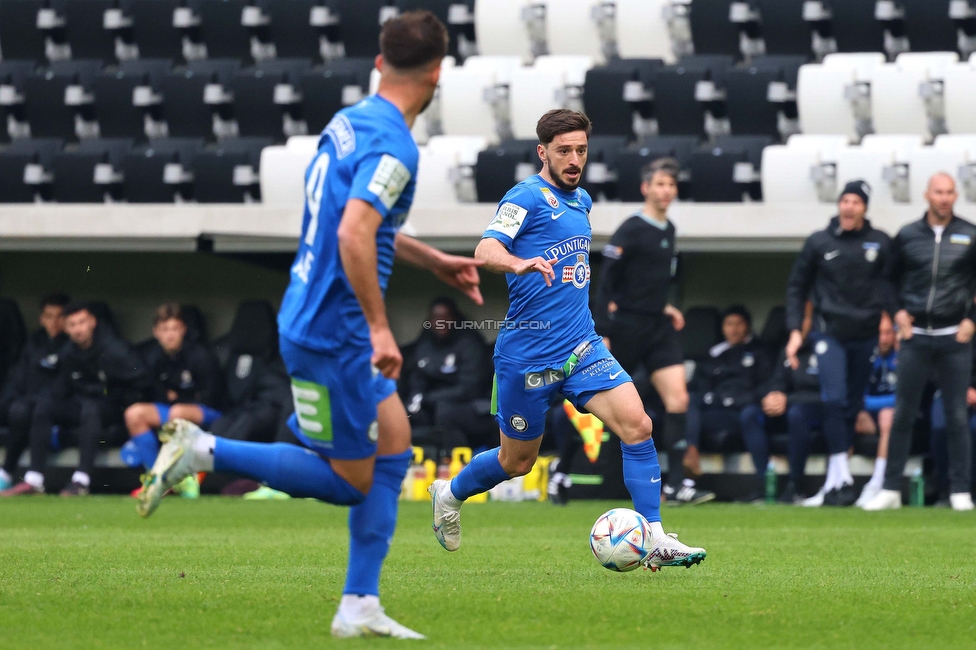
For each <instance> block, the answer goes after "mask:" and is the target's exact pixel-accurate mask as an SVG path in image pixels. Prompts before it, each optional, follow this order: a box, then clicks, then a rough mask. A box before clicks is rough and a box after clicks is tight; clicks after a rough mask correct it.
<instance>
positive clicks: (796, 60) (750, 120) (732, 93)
mask: <svg viewBox="0 0 976 650" xmlns="http://www.w3.org/2000/svg"><path fill="white" fill-rule="evenodd" d="M803 63H804V57H802V56H795V55H784V56H761V57H755V58H754V59H752V60H751V61H750V62H749V63H746V64H742V65H739V66H735V67H732V68H729V69H728V70H726V72H725V110H726V115H727V116H728V118H729V124H730V125H731V129H732V133H734V134H736V135H769V136H772V137H774V138H776V139H779V138H780V136H781V135H783V134H784V133H783V131H786V133H785V135H789V131H790V130H791V128H790V126H789V125H795V124H796V117H797V115H796V100H795V97H796V77H797V74H798V71H799V69H800V66H801V65H803Z"/></svg>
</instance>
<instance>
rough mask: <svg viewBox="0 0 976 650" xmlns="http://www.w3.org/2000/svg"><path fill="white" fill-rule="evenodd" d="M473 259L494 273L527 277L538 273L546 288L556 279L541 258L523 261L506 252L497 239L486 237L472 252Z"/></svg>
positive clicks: (547, 264)
mask: <svg viewBox="0 0 976 650" xmlns="http://www.w3.org/2000/svg"><path fill="white" fill-rule="evenodd" d="M474 257H475V259H477V260H481V261H482V262H484V263H485V268H486V269H488V270H489V271H494V272H495V273H514V274H515V275H527V274H529V273H533V272H539V273H541V274H542V277H543V278H544V279H545V281H546V286H548V287H551V286H552V281H553V280H555V279H556V273H555V271H553V270H552V265H551V264H550V263H549V262H547V261H546V260H545V259H544V258H542V257H533V258H531V259H527V260H524V259H522V258H521V257H516V256H515V255H512V254H511V253H509V252H508V249H507V248H505V244H503V243H501V242H500V241H498V240H497V239H492V238H489V237H486V238H485V239H482V240H481V242H480V243H479V244H478V248H476V249H475V251H474Z"/></svg>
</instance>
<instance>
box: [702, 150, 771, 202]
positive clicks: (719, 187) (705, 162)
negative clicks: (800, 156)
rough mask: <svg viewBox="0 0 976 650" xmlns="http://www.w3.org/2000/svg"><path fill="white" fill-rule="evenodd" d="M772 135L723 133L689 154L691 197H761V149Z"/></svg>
mask: <svg viewBox="0 0 976 650" xmlns="http://www.w3.org/2000/svg"><path fill="white" fill-rule="evenodd" d="M772 143H773V139H772V138H771V137H769V136H764V135H724V136H719V137H717V138H715V141H714V143H711V144H706V145H704V146H703V147H701V148H700V149H698V150H697V151H695V152H693V153H692V155H691V164H690V168H691V178H692V180H691V198H692V199H693V200H694V201H699V202H725V201H732V202H734V201H742V200H743V195H744V194H748V195H749V196H750V197H751V198H752V199H754V200H756V201H759V200H762V185H761V183H760V176H759V173H760V169H761V165H762V151H763V149H764V148H765V147H767V146H769V145H771V144H772Z"/></svg>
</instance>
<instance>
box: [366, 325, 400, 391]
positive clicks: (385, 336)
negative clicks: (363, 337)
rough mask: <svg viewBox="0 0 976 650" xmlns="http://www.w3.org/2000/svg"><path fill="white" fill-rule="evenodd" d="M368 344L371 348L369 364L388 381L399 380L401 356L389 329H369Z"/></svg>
mask: <svg viewBox="0 0 976 650" xmlns="http://www.w3.org/2000/svg"><path fill="white" fill-rule="evenodd" d="M369 342H370V343H371V344H372V346H373V356H372V357H371V358H370V363H372V364H373V366H374V367H376V369H377V370H379V371H380V372H381V373H382V374H383V376H384V377H386V378H388V379H399V378H400V368H401V367H402V366H403V356H402V355H401V354H400V348H399V347H397V344H396V339H394V338H393V332H391V331H390V328H389V327H378V328H376V329H373V328H370V330H369Z"/></svg>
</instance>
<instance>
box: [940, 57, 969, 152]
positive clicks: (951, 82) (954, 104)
mask: <svg viewBox="0 0 976 650" xmlns="http://www.w3.org/2000/svg"><path fill="white" fill-rule="evenodd" d="M944 88H945V119H946V128H947V130H948V131H949V133H976V111H974V110H973V107H974V106H976V60H974V58H973V57H970V59H969V61H968V62H966V63H956V64H953V65H950V66H948V67H947V68H946V71H945V82H944Z"/></svg>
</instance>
